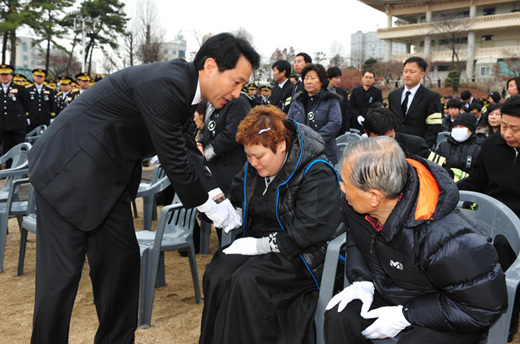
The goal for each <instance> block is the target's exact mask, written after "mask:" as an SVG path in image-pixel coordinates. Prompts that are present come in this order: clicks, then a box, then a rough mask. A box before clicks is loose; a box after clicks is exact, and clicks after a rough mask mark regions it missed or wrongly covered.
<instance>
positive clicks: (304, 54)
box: [295, 53, 312, 63]
mask: <svg viewBox="0 0 520 344" xmlns="http://www.w3.org/2000/svg"><path fill="white" fill-rule="evenodd" d="M298 56H301V57H303V61H305V63H312V58H311V57H310V56H309V54H307V53H298V54H296V56H295V57H298Z"/></svg>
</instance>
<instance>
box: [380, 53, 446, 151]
mask: <svg viewBox="0 0 520 344" xmlns="http://www.w3.org/2000/svg"><path fill="white" fill-rule="evenodd" d="M403 66H404V68H403V83H404V87H403V88H400V89H398V90H394V91H392V92H390V94H389V95H388V106H389V109H390V111H392V113H393V114H394V115H395V116H396V120H397V131H399V132H403V133H405V134H412V135H417V136H420V137H423V138H424V139H425V140H426V143H427V144H428V146H430V147H432V146H433V145H434V143H435V141H436V140H437V134H438V133H439V132H440V131H441V129H442V108H441V101H440V95H439V94H438V93H437V92H434V91H432V90H430V89H428V88H426V87H424V86H422V85H421V80H422V79H423V78H424V77H425V76H426V70H427V69H428V63H426V61H424V59H423V58H421V57H418V56H412V57H410V58H408V59H407V60H406V61H404V64H403Z"/></svg>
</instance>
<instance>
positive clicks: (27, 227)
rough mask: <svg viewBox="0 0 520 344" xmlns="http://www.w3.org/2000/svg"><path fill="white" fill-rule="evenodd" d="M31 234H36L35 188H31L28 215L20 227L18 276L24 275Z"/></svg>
mask: <svg viewBox="0 0 520 344" xmlns="http://www.w3.org/2000/svg"><path fill="white" fill-rule="evenodd" d="M28 232H31V233H33V234H36V192H35V191H34V188H33V186H32V185H31V186H30V187H29V199H28V200H27V215H26V216H25V218H24V219H23V221H22V225H21V226H20V250H19V254H18V272H17V276H20V275H23V266H24V262H25V249H26V246H27V234H28Z"/></svg>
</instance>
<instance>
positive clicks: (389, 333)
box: [361, 305, 412, 339]
mask: <svg viewBox="0 0 520 344" xmlns="http://www.w3.org/2000/svg"><path fill="white" fill-rule="evenodd" d="M364 318H366V319H374V318H377V320H376V321H374V322H373V323H372V325H370V326H368V327H367V328H366V329H364V330H363V332H361V334H362V335H363V336H365V338H368V339H383V338H394V337H395V336H397V335H398V334H399V332H401V331H402V330H404V329H405V328H407V327H408V326H410V325H412V324H410V323H409V322H408V320H406V318H405V317H404V314H403V306H401V305H399V306H387V307H380V308H376V309H373V310H371V311H370V312H368V313H367V316H366V317H364Z"/></svg>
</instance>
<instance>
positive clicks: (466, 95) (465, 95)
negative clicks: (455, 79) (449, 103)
mask: <svg viewBox="0 0 520 344" xmlns="http://www.w3.org/2000/svg"><path fill="white" fill-rule="evenodd" d="M470 98H471V92H470V91H468V90H465V91H462V92H461V93H460V99H462V100H468V99H470Z"/></svg>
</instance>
